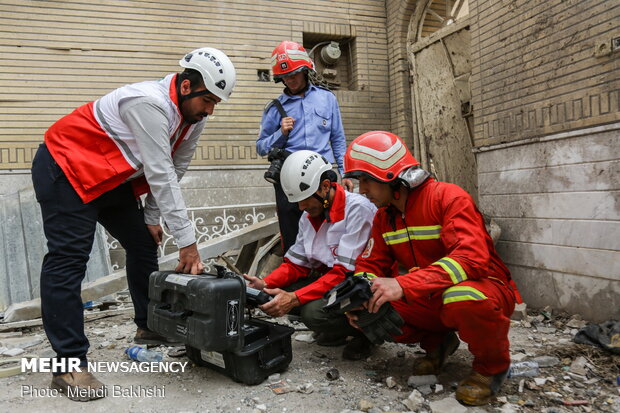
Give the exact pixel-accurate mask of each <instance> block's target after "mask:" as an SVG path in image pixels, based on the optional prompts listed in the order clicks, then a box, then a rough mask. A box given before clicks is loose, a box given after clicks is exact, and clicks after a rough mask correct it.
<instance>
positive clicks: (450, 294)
mask: <svg viewBox="0 0 620 413" xmlns="http://www.w3.org/2000/svg"><path fill="white" fill-rule="evenodd" d="M442 296H443V303H444V304H449V303H456V302H459V301H480V300H486V299H487V296H486V295H484V294H483V293H482V292H481V291H478V290H476V289H475V288H473V287H468V286H465V285H463V286H456V287H450V288H448V289H447V290H446V291H444V292H443V295H442Z"/></svg>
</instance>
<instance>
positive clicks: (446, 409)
mask: <svg viewBox="0 0 620 413" xmlns="http://www.w3.org/2000/svg"><path fill="white" fill-rule="evenodd" d="M430 406H431V411H432V412H433V413H467V407H465V406H463V405H462V404H461V403H459V402H458V401H457V400H456V399H455V398H454V394H451V395H450V396H448V397H446V398H445V399H441V400H437V401H433V402H430Z"/></svg>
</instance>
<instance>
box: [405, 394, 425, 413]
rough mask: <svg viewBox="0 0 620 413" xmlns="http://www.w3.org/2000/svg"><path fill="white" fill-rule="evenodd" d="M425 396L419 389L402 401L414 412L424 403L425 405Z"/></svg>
mask: <svg viewBox="0 0 620 413" xmlns="http://www.w3.org/2000/svg"><path fill="white" fill-rule="evenodd" d="M424 402H425V400H424V396H422V393H420V392H419V391H417V390H414V391H412V392H411V394H410V395H409V397H407V398H406V399H405V400H403V401H402V403H403V404H404V405H405V407H407V408H408V409H409V410H410V411H412V412H417V411H418V410H419V409H420V408H421V407H422V405H424Z"/></svg>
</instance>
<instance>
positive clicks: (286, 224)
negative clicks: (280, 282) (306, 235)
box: [273, 183, 302, 254]
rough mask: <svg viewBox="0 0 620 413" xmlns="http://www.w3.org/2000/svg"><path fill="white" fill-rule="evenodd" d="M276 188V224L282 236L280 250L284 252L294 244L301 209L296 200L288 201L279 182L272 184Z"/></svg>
mask: <svg viewBox="0 0 620 413" xmlns="http://www.w3.org/2000/svg"><path fill="white" fill-rule="evenodd" d="M273 187H274V189H275V190H276V212H277V213H278V225H279V226H280V236H281V237H282V250H283V253H284V254H286V251H288V249H289V248H291V247H292V246H293V244H295V239H296V238H297V232H299V218H301V214H302V211H301V210H300V209H299V206H298V205H297V202H295V203H291V202H288V198H287V197H286V195H285V194H284V191H283V190H282V185H280V184H279V183H277V184H274V185H273Z"/></svg>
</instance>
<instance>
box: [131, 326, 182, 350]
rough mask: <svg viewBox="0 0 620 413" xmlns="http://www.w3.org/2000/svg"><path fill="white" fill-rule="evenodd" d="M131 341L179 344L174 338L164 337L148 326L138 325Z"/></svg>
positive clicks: (153, 343)
mask: <svg viewBox="0 0 620 413" xmlns="http://www.w3.org/2000/svg"><path fill="white" fill-rule="evenodd" d="M133 342H134V343H136V344H152V345H161V344H163V345H165V346H167V345H171V344H180V342H179V341H176V340H175V339H172V338H168V337H164V336H162V335H161V334H158V333H156V332H154V331H151V330H149V329H148V328H142V327H138V329H137V330H136V335H135V337H134V338H133Z"/></svg>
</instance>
